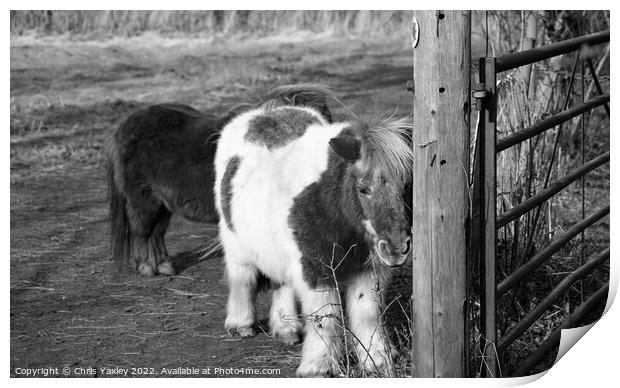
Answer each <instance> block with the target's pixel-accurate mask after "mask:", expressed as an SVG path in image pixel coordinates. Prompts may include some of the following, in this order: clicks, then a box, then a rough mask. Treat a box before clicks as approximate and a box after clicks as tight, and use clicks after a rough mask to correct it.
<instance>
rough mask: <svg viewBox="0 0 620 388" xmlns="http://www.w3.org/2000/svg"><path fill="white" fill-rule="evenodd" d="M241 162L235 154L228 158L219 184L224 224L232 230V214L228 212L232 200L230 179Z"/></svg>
mask: <svg viewBox="0 0 620 388" xmlns="http://www.w3.org/2000/svg"><path fill="white" fill-rule="evenodd" d="M240 164H241V159H240V158H239V157H237V156H235V157H232V158H230V160H229V161H228V163H227V164H226V171H224V175H223V176H222V182H221V184H220V200H221V201H222V203H221V205H222V212H223V213H224V220H225V221H226V226H227V227H228V229H230V230H231V231H234V226H233V223H232V216H231V214H230V208H231V201H232V195H233V190H232V180H233V178H234V177H235V174H237V170H239V165H240Z"/></svg>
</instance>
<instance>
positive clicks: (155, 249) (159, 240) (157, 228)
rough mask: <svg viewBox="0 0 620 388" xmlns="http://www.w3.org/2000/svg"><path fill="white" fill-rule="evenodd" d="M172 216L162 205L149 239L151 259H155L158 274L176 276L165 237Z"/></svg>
mask: <svg viewBox="0 0 620 388" xmlns="http://www.w3.org/2000/svg"><path fill="white" fill-rule="evenodd" d="M171 216H172V213H170V211H168V209H166V207H165V206H163V205H162V206H161V207H160V209H159V213H158V215H157V218H156V221H155V225H154V227H153V231H152V232H151V235H150V236H149V239H148V249H149V257H153V258H154V259H155V265H156V267H155V268H156V271H157V273H159V274H161V275H168V276H172V275H174V267H173V266H172V262H171V261H170V257H169V256H168V251H167V250H166V244H165V242H164V235H165V234H166V229H167V228H168V225H169V224H170V217H171Z"/></svg>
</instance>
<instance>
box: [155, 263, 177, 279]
mask: <svg viewBox="0 0 620 388" xmlns="http://www.w3.org/2000/svg"><path fill="white" fill-rule="evenodd" d="M157 273H159V274H161V275H166V276H174V267H173V266H172V263H171V262H169V261H164V262H163V263H161V264H160V265H158V266H157Z"/></svg>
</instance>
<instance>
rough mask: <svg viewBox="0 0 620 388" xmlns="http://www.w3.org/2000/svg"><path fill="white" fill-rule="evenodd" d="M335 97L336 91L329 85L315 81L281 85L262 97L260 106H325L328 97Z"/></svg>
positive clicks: (273, 107)
mask: <svg viewBox="0 0 620 388" xmlns="http://www.w3.org/2000/svg"><path fill="white" fill-rule="evenodd" d="M328 97H330V98H334V92H333V91H332V90H331V89H330V88H329V87H327V86H325V85H321V84H314V83H305V84H293V85H281V86H278V87H276V88H274V89H272V90H271V91H269V92H268V93H266V94H265V95H263V96H262V97H261V98H260V102H259V104H258V105H259V106H260V107H261V108H263V109H266V110H271V109H275V108H278V107H281V106H288V105H298V104H301V105H306V106H310V107H317V106H323V105H325V103H326V99H327V98H328Z"/></svg>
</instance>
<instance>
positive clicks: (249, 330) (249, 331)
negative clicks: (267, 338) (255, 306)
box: [226, 326, 256, 337]
mask: <svg viewBox="0 0 620 388" xmlns="http://www.w3.org/2000/svg"><path fill="white" fill-rule="evenodd" d="M226 331H227V332H228V334H229V335H230V336H234V335H235V333H236V334H238V335H239V337H254V336H255V335H256V331H255V330H254V328H253V327H251V326H244V327H228V326H227V327H226Z"/></svg>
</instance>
